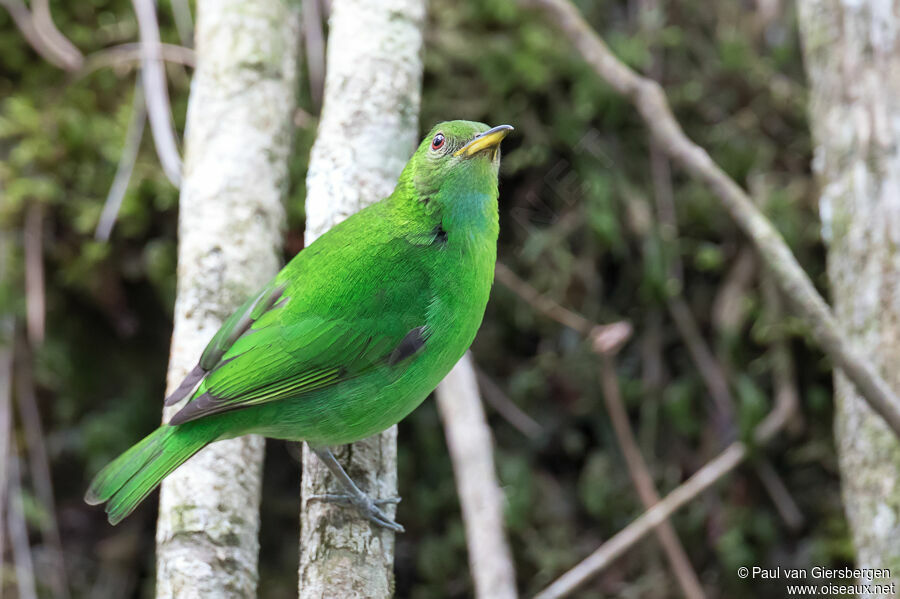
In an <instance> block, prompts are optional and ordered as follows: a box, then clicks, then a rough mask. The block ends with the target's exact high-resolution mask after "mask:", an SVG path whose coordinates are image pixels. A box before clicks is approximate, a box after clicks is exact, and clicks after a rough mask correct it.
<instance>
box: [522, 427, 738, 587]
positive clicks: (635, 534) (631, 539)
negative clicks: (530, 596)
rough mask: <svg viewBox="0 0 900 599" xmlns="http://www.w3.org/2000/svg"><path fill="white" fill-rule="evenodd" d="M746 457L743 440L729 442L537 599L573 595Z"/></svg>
mask: <svg viewBox="0 0 900 599" xmlns="http://www.w3.org/2000/svg"><path fill="white" fill-rule="evenodd" d="M746 456H747V448H746V447H745V446H744V444H743V443H740V442H735V443H732V444H731V445H729V446H728V448H727V449H725V451H723V452H722V453H720V454H719V455H718V456H717V457H716V458H715V459H713V460H712V461H710V462H709V463H707V464H706V465H705V466H703V468H701V469H700V470H698V471H697V472H696V473H694V475H693V476H691V477H690V478H689V479H687V480H686V481H685V482H684V483H682V484H681V485H679V486H678V487H676V488H675V490H673V491H672V492H671V493H669V494H668V495H666V496H665V498H663V499H662V500H661V501H660V502H659V503H657V504H656V505H654V506H653V507H652V508H650V509H649V510H647V511H646V512H644V513H643V514H641V516H640V517H638V518H637V519H636V520H635V521H633V522H632V523H631V524H629V525H628V526H626V527H625V528H623V529H622V530H620V531H619V532H618V533H616V534H615V535H613V536H612V537H611V538H610V539H609V540H608V541H606V543H604V544H603V545H601V546H600V548H599V549H597V550H596V551H594V552H593V553H592V554H591V555H589V556H588V557H587V558H585V559H584V560H582V561H581V562H580V563H579V564H578V565H577V566H575V567H574V568H572V569H571V570H569V571H568V572H566V573H565V574H563V575H562V576H560V577H559V578H558V579H556V581H554V582H553V583H552V584H551V585H550V586H548V587H547V588H546V589H544V590H543V591H541V592H540V593H538V594H537V595H535V597H534V599H555V598H557V597H565V596H566V595H568V594H570V593H571V592H572V591H574V590H575V589H577V588H578V587H579V586H581V585H582V584H584V583H585V582H587V581H588V580H589V579H590V578H591V577H593V576H595V575H596V574H597V573H599V572H600V571H601V570H603V569H604V568H606V567H607V566H609V565H610V564H611V563H612V562H613V560H615V559H616V558H618V557H619V556H621V555H622V554H624V553H625V552H626V551H628V549H630V548H631V547H632V546H634V545H635V544H636V543H637V542H639V541H640V540H641V539H643V538H644V537H645V536H646V535H647V534H648V533H649V532H650V531H652V530H653V529H654V528H656V527H657V526H659V524H660V523H662V522H664V521H666V520H667V519H668V518H669V517H671V516H672V514H674V513H675V512H676V511H677V510H678V509H679V508H681V507H682V506H684V505H685V504H687V503H688V502H690V501H691V500H692V499H694V498H695V497H697V495H699V494H700V493H702V492H703V491H705V490H706V489H708V488H709V487H711V486H712V485H713V484H715V483H716V481H718V480H719V479H720V478H722V477H723V476H725V475H726V474H728V473H729V472H731V471H732V470H734V468H735V467H736V466H737V465H738V464H740V463H741V461H743V459H744V458H745V457H746Z"/></svg>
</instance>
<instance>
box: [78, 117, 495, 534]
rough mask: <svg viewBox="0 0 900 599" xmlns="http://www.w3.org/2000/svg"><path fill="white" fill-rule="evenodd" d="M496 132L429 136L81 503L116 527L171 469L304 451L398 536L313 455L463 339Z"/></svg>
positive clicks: (476, 304)
mask: <svg viewBox="0 0 900 599" xmlns="http://www.w3.org/2000/svg"><path fill="white" fill-rule="evenodd" d="M511 130H512V127H510V126H509V125H500V126H499V127H494V128H488V126H487V125H484V124H482V123H475V122H470V121H450V122H444V123H439V124H438V125H436V126H435V127H434V128H433V129H432V130H431V132H430V133H429V134H428V136H427V137H426V138H425V139H424V140H423V141H422V143H421V144H420V145H419V147H418V149H417V150H416V151H415V153H414V154H413V156H412V158H411V159H410V160H409V162H408V163H407V164H406V167H405V168H404V169H403V172H402V174H401V175H400V179H399V180H398V182H397V186H396V187H395V189H394V191H393V193H391V195H390V196H388V197H387V198H384V199H383V200H381V201H380V202H377V203H375V204H372V205H371V206H369V207H367V208H365V209H363V210H361V211H359V212H358V213H356V214H354V215H353V216H351V217H349V218H347V219H346V220H345V221H343V222H342V223H340V224H338V225H336V226H334V227H333V228H332V229H331V230H330V231H328V232H327V233H325V234H324V235H322V236H321V237H320V238H319V239H317V240H316V241H315V242H314V243H312V244H311V245H310V246H309V247H308V248H306V249H304V250H303V251H302V252H300V253H299V254H298V255H297V256H296V257H294V259H293V260H291V261H290V262H289V263H288V264H287V266H285V267H284V268H283V269H282V270H281V272H279V273H278V274H277V275H276V276H275V278H274V279H273V280H272V281H271V282H270V283H269V284H268V285H266V286H265V287H264V288H263V289H262V290H261V291H260V292H259V293H257V294H256V295H255V296H253V297H251V298H249V299H248V300H247V301H246V302H245V303H244V305H242V306H241V307H240V308H238V309H237V311H235V312H234V314H232V315H231V316H230V317H229V318H228V319H227V320H226V321H225V323H224V324H223V325H222V328H221V329H219V331H218V332H217V333H216V334H215V336H214V337H213V338H212V340H211V341H210V342H209V345H207V347H206V349H205V350H204V351H203V354H202V355H201V356H200V360H199V362H198V364H197V366H196V367H195V368H194V369H193V370H192V371H191V372H190V373H189V374H188V375H187V377H185V379H184V381H183V382H182V383H181V385H180V386H179V387H178V388H177V389H176V390H175V391H174V392H173V393H172V394H171V395H170V396H169V397H168V398H167V399H166V404H167V405H171V404H174V403H176V402H178V401H181V400H183V399H184V398H185V397H190V399H189V400H188V401H187V403H186V404H185V405H184V407H182V409H181V410H180V411H179V412H177V413H176V414H175V415H174V416H173V417H172V418H171V420H170V421H169V422H168V424H163V425H162V426H160V427H159V428H158V429H156V430H155V431H154V432H153V433H151V434H150V435H149V436H147V437H146V438H145V439H144V440H142V441H141V442H139V443H138V444H137V445H135V446H133V447H132V448H131V449H129V450H128V451H126V452H125V453H124V454H122V455H121V456H119V458H117V459H116V460H115V461H113V462H112V463H111V464H109V465H108V466H106V467H105V468H104V469H103V470H101V471H100V473H99V474H97V476H96V478H94V480H93V482H92V483H91V486H90V488H89V489H88V491H87V494H86V495H85V501H87V502H88V503H90V504H99V503H103V502H106V512H107V514H108V515H109V521H110V523H112V524H117V523H118V522H120V521H121V520H122V519H123V518H125V517H126V516H127V515H128V514H130V513H131V511H132V510H134V508H135V507H136V506H137V505H138V504H139V503H140V502H141V501H143V499H144V498H145V497H147V495H148V494H149V493H150V492H151V491H152V490H153V489H155V488H156V487H157V485H159V483H160V482H161V481H162V479H164V478H165V477H166V476H168V475H169V474H170V473H171V472H172V471H173V470H175V468H177V467H178V466H179V465H181V464H182V463H183V462H185V461H186V460H187V459H188V458H190V457H191V456H192V455H194V454H195V453H196V452H198V451H199V450H200V449H202V448H203V447H205V446H206V445H208V444H209V443H212V442H213V441H217V440H219V439H228V438H231V437H237V436H240V435H246V434H250V433H255V434H260V435H264V436H267V437H273V438H276V439H287V440H292V441H306V442H307V443H308V444H309V445H310V447H311V448H313V450H314V451H315V452H316V454H317V455H318V456H319V458H320V459H322V460H323V462H324V463H325V464H326V466H328V468H329V470H330V471H331V472H332V473H333V474H334V475H335V476H336V477H337V478H338V480H339V482H340V483H341V486H342V488H343V489H344V491H345V492H346V493H345V494H341V495H324V496H320V497H319V499H324V500H328V501H334V502H337V503H342V504H345V505H351V506H354V507H356V508H357V509H358V510H360V512H361V513H362V514H363V515H364V516H365V517H366V518H368V519H369V520H370V521H372V522H374V523H376V524H378V525H381V526H385V527H388V528H392V529H394V530H398V531H400V530H402V527H401V526H400V525H399V524H397V523H395V522H394V521H393V520H391V519H390V517H389V516H387V515H386V514H385V513H384V512H383V511H382V510H381V509H380V508H379V506H381V505H384V504H385V503H389V502H396V501H398V499H397V498H387V499H380V500H375V499H372V498H370V497H369V496H368V495H366V494H365V493H364V492H363V491H361V490H360V489H359V488H358V487H357V486H356V485H355V484H354V483H353V481H352V480H351V479H350V478H349V477H348V476H347V474H346V473H345V472H344V470H343V469H342V468H341V466H340V464H339V463H338V462H337V461H336V460H335V459H334V456H333V455H332V454H331V451H330V450H329V449H328V446H331V445H339V444H344V443H351V442H353V441H358V440H359V439H363V438H365V437H368V436H370V435H373V434H375V433H378V432H380V431H382V430H384V429H386V428H388V427H390V426H391V425H393V424H395V423H397V422H399V421H400V420H402V419H403V418H404V417H405V416H406V415H407V414H409V413H410V412H411V411H412V410H413V409H415V408H416V407H417V406H418V405H419V404H420V403H421V402H422V401H423V400H424V399H425V398H426V397H427V396H428V394H429V393H430V392H431V391H432V390H433V389H434V388H435V387H436V386H437V384H438V383H439V382H440V381H441V379H443V378H444V376H445V375H446V374H447V373H448V372H449V371H450V369H451V368H452V367H453V365H454V364H455V363H456V362H457V361H458V360H459V359H460V358H461V357H462V355H463V353H464V352H465V351H466V349H467V348H468V347H469V345H470V344H471V343H472V340H473V339H474V338H475V333H476V332H477V330H478V327H479V326H480V324H481V320H482V318H483V316H484V309H485V305H486V304H487V301H488V295H489V293H490V288H491V283H492V281H493V278H494V263H495V262H496V256H497V233H498V213H497V195H498V192H497V172H498V169H499V166H500V150H499V148H500V142H501V141H502V140H503V138H504V137H505V136H506V135H507V134H508V133H509V132H510V131H511Z"/></svg>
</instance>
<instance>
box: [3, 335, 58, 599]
mask: <svg viewBox="0 0 900 599" xmlns="http://www.w3.org/2000/svg"><path fill="white" fill-rule="evenodd" d="M17 346H18V348H19V351H17V352H16V354H17V356H16V375H15V379H16V400H17V401H16V405H17V406H18V408H19V419H20V421H21V423H22V428H23V429H24V430H25V441H26V444H27V449H28V451H27V455H28V467H29V472H30V474H31V484H32V485H33V487H34V491H35V494H36V495H37V499H38V501H39V502H40V503H41V506H42V507H43V509H44V512H45V513H46V514H47V522H46V523H44V526H43V527H42V533H43V537H44V544H45V545H46V546H47V547H48V548H49V553H50V554H51V557H52V559H53V562H54V564H53V568H52V569H51V574H50V576H49V577H48V578H49V581H48V582H49V583H50V586H51V587H52V588H53V594H54V596H55V597H58V598H62V599H66V598H67V597H69V583H68V577H67V576H66V563H65V558H64V553H63V545H62V538H61V537H60V534H59V525H58V523H57V521H56V502H55V501H54V499H53V482H52V477H51V475H50V459H49V458H48V457H47V448H46V446H45V445H44V431H43V426H42V425H41V415H40V412H39V411H38V406H37V394H36V393H35V390H34V379H33V376H32V371H31V361H32V355H31V352H30V351H29V350H28V346H27V344H26V343H24V341H23V342H21V343H18V344H17Z"/></svg>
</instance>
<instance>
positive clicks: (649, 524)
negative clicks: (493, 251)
mask: <svg viewBox="0 0 900 599" xmlns="http://www.w3.org/2000/svg"><path fill="white" fill-rule="evenodd" d="M497 268H498V274H499V273H500V272H501V271H502V274H501V275H500V276H498V279H500V280H501V281H502V282H503V283H504V284H505V285H507V287H510V289H512V290H513V291H514V292H516V293H517V294H519V295H520V297H522V299H524V300H525V301H526V302H528V303H529V304H530V305H531V306H532V307H534V308H535V309H536V310H538V311H539V312H541V313H543V314H544V315H545V316H548V317H550V318H552V319H554V320H556V321H557V322H560V323H561V324H566V323H567V322H573V323H577V322H580V321H584V322H586V323H588V325H590V326H587V327H585V329H586V330H588V331H590V336H591V339H592V346H593V349H594V351H595V352H596V353H597V354H599V355H600V356H601V357H604V356H610V355H613V354H615V353H616V352H617V351H618V348H619V347H620V346H621V345H622V344H623V343H624V342H625V341H626V340H627V339H628V337H629V336H630V335H631V327H630V325H628V324H627V323H625V322H620V323H613V324H610V325H605V326H600V325H595V324H593V323H591V322H590V321H588V320H587V319H585V318H584V317H583V316H581V315H580V314H576V313H574V312H571V311H570V310H568V309H566V308H564V307H562V306H560V305H559V304H557V303H556V302H554V301H553V300H551V299H549V298H547V297H545V296H542V295H541V294H539V293H538V292H537V291H536V290H535V289H534V288H533V287H531V286H530V285H528V283H526V282H524V281H522V280H521V279H519V278H518V277H517V276H516V275H515V274H514V273H513V272H512V271H510V270H509V269H508V268H506V267H505V266H503V265H502V264H500V263H498V264H497ZM501 277H502V278H501ZM583 330H584V329H583ZM601 367H602V369H603V370H602V374H601V376H602V379H603V385H604V396H605V397H606V399H607V408H608V409H609V410H610V416H611V418H613V420H614V427H616V428H617V435H618V434H619V433H620V432H623V433H624V434H625V435H627V436H630V442H629V441H627V440H626V441H625V443H621V441H620V445H622V447H623V453H624V452H625V451H626V450H625V446H626V445H627V446H629V448H630V449H629V454H630V455H629V456H626V463H628V464H629V470H630V472H631V473H632V476H633V477H640V478H641V481H640V483H638V481H637V480H635V485H636V486H638V485H640V488H641V489H643V490H642V491H639V493H641V495H642V500H643V499H644V497H648V498H649V497H650V495H649V493H648V490H649V491H650V492H655V490H654V489H653V485H652V479H649V474H648V472H647V467H646V464H644V463H643V459H642V457H641V455H640V450H639V449H638V447H637V443H636V441H635V440H634V436H633V434H631V431H630V426H629V424H628V420H627V414H626V413H625V411H624V408H622V406H621V397H620V396H619V391H618V383H617V382H616V381H615V370H614V368H612V366H611V363H610V362H609V361H604V362H603V363H602V364H601ZM617 398H618V401H617ZM795 409H796V404H793V405H792V404H787V403H783V402H776V403H775V405H774V407H773V408H772V410H771V411H770V412H769V413H768V414H767V415H766V417H765V418H764V419H763V420H762V422H760V423H759V425H757V427H756V429H755V430H754V441H755V442H756V443H757V444H759V445H764V444H766V443H768V442H769V441H770V440H771V439H772V437H773V436H774V435H775V434H776V433H777V432H778V431H780V430H781V429H782V428H784V426H785V424H786V423H787V422H789V421H790V420H791V419H792V418H793V417H794V410H795ZM615 421H618V424H616V422H615ZM625 431H627V432H625ZM632 451H633V452H632ZM746 456H747V448H746V446H745V445H744V444H743V443H740V442H734V443H732V444H731V445H729V446H728V448H726V450H725V451H723V452H722V453H721V454H719V456H718V457H716V458H715V459H713V460H712V461H711V462H709V463H707V464H706V465H705V466H704V467H703V468H701V469H700V470H698V471H697V472H696V473H695V474H694V475H693V476H692V477H691V478H689V479H688V480H687V481H686V482H684V483H683V484H681V485H680V486H679V487H677V488H676V489H675V490H674V491H672V492H671V493H669V495H667V496H666V497H665V498H664V499H663V500H661V501H658V502H651V503H654V505H653V507H650V508H649V509H648V510H647V511H646V512H644V514H643V515H641V516H640V517H639V518H638V519H637V520H635V521H634V522H632V523H631V524H630V525H628V526H627V527H626V528H624V529H623V530H621V531H620V532H619V533H618V534H616V535H615V536H613V537H612V538H611V539H609V540H608V541H607V542H606V543H605V544H604V545H602V546H601V547H600V548H599V549H597V550H596V551H595V552H594V553H593V554H591V555H590V556H589V557H588V558H586V559H585V560H583V561H582V562H581V563H579V564H578V565H577V566H575V567H574V568H573V569H572V570H570V571H569V572H567V573H566V574H564V575H563V576H561V577H560V578H559V579H557V580H556V582H554V583H553V584H551V585H550V586H549V587H547V588H546V589H545V590H544V591H541V592H540V593H538V595H536V596H535V599H550V598H556V597H564V596H566V595H568V594H569V593H571V592H572V591H574V590H575V589H576V588H577V587H578V586H580V585H581V584H583V583H584V582H585V581H587V580H588V579H589V578H591V577H592V576H594V575H596V574H597V573H598V572H600V571H601V570H602V569H604V568H605V567H606V566H608V565H609V564H610V563H612V561H613V560H615V559H616V558H617V557H619V556H620V555H622V554H623V553H625V551H627V550H628V549H629V548H630V547H631V546H632V545H634V544H635V543H637V542H638V541H640V540H641V539H642V538H643V537H644V536H645V535H646V534H647V533H649V532H650V531H652V530H654V529H656V528H657V527H658V526H659V525H660V524H662V523H663V522H665V521H666V520H668V518H669V517H670V516H671V515H672V514H673V513H674V512H675V511H677V510H678V509H679V508H680V507H682V506H683V505H685V504H686V503H688V502H689V501H691V500H692V499H693V498H694V497H696V496H697V495H699V494H700V493H702V492H703V491H705V490H706V489H707V488H709V487H710V486H711V485H712V484H713V483H715V482H716V481H717V480H718V479H719V478H721V477H723V476H725V475H726V474H727V473H728V472H730V471H731V470H733V469H734V468H735V467H736V466H737V465H738V464H739V463H740V462H741V461H742V460H743V459H744V458H745V457H746ZM629 460H633V462H630V461H629ZM638 460H640V462H641V463H640V464H638ZM647 479H649V482H648V480H647ZM779 482H780V481H779ZM676 540H677V539H676Z"/></svg>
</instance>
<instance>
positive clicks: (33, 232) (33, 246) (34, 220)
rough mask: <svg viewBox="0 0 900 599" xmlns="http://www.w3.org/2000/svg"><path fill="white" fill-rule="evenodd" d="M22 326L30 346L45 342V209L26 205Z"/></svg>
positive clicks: (34, 203) (35, 203)
mask: <svg viewBox="0 0 900 599" xmlns="http://www.w3.org/2000/svg"><path fill="white" fill-rule="evenodd" d="M24 239H25V244H24V245H25V323H26V325H27V331H28V339H29V341H30V342H31V343H32V344H33V345H40V344H41V343H43V341H44V320H45V316H46V299H45V296H44V247H43V246H44V241H43V240H44V206H43V204H41V203H40V202H38V201H33V202H31V203H30V204H29V205H28V209H27V212H26V214H25V230H24Z"/></svg>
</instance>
